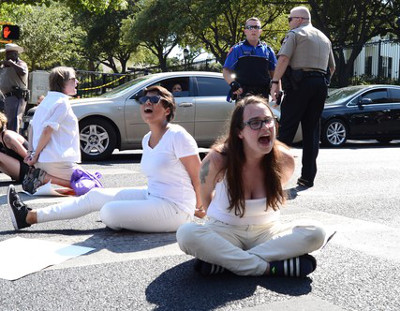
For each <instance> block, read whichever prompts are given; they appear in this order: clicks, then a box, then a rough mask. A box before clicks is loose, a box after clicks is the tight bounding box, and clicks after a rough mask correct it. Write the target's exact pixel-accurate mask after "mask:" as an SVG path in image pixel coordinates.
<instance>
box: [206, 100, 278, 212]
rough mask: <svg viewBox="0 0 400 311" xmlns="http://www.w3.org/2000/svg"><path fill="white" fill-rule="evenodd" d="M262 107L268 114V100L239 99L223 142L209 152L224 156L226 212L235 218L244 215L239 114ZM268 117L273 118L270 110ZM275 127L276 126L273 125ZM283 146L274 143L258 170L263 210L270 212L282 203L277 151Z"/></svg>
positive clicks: (240, 117)
mask: <svg viewBox="0 0 400 311" xmlns="http://www.w3.org/2000/svg"><path fill="white" fill-rule="evenodd" d="M259 103H261V104H264V105H265V106H266V107H267V108H268V109H269V110H270V111H271V108H270V107H269V105H268V101H267V100H266V99H265V98H263V97H261V96H248V97H245V98H243V99H242V100H240V101H239V102H238V103H237V104H236V106H235V109H234V110H233V112H232V116H231V121H230V126H229V130H228V133H227V135H226V136H225V138H223V140H221V141H220V142H219V143H217V144H215V145H214V146H213V149H214V150H216V151H217V152H219V153H221V154H222V155H224V156H225V157H226V162H225V163H226V167H225V168H224V169H226V172H225V173H226V181H227V185H228V193H229V207H228V210H229V211H230V210H232V209H235V215H236V216H240V217H243V215H244V214H245V210H246V207H245V198H244V185H243V178H242V175H243V174H242V171H243V164H244V163H245V161H246V159H245V154H244V149H243V141H242V139H241V138H240V137H239V132H240V131H241V130H242V129H243V111H244V109H245V107H246V106H247V105H251V104H259ZM271 114H272V115H273V113H272V111H271ZM276 128H277V125H276ZM279 145H283V144H282V143H281V142H279V141H276V142H275V144H274V146H273V148H272V150H271V152H270V153H268V154H266V155H265V156H264V157H263V159H262V160H261V169H262V170H263V171H264V172H265V175H264V181H263V183H264V186H265V193H266V197H267V204H266V210H267V209H268V207H271V208H273V209H274V210H277V209H279V205H281V204H283V203H284V202H285V194H284V191H283V189H282V184H281V177H282V168H281V165H280V161H279V158H280V156H281V152H280V150H279V148H278V146H279Z"/></svg>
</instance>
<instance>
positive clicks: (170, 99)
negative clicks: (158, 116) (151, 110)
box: [143, 85, 176, 122]
mask: <svg viewBox="0 0 400 311" xmlns="http://www.w3.org/2000/svg"><path fill="white" fill-rule="evenodd" d="M143 92H144V93H143V94H144V95H146V94H147V93H148V92H156V93H157V94H158V95H160V97H161V99H160V100H161V101H162V103H163V107H164V108H165V109H167V108H169V110H170V113H169V115H168V116H167V121H168V122H170V121H172V120H173V119H174V116H175V110H176V104H175V99H174V96H173V95H172V94H171V92H170V91H168V90H167V89H166V88H164V87H162V86H159V85H153V86H149V87H147V88H145V89H144V90H143Z"/></svg>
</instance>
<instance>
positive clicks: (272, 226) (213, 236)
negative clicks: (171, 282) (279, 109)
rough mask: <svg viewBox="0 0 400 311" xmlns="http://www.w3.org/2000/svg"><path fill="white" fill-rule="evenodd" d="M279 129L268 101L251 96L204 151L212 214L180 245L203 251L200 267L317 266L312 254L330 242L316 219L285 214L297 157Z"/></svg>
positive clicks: (306, 269)
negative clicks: (286, 220)
mask: <svg viewBox="0 0 400 311" xmlns="http://www.w3.org/2000/svg"><path fill="white" fill-rule="evenodd" d="M276 129H277V126H276V122H275V119H274V116H273V114H272V112H271V110H270V108H269V106H268V102H267V100H266V99H264V98H263V97H259V96H249V97H245V98H244V99H242V100H241V101H239V102H238V103H237V104H236V107H235V109H234V111H233V114H232V118H231V123H230V129H229V132H228V134H227V136H226V137H225V138H224V139H223V140H222V141H221V142H219V143H216V144H215V145H214V146H213V148H212V151H211V152H210V153H209V154H208V155H207V156H206V157H205V158H204V160H203V162H202V166H201V172H200V180H201V197H202V202H203V206H204V207H205V208H206V209H207V215H208V217H209V218H210V219H209V221H208V222H207V223H206V224H205V225H201V224H196V223H191V224H185V225H183V226H181V227H180V228H179V230H178V231H177V240H178V243H179V246H180V248H181V249H182V250H183V251H184V252H185V253H187V254H189V255H193V256H195V257H197V259H196V261H195V269H196V270H198V271H199V272H200V273H202V274H204V275H210V274H216V273H220V272H224V271H225V270H229V271H231V272H233V273H235V274H238V275H253V276H260V275H270V276H294V277H304V276H306V275H307V274H309V273H311V272H312V271H314V269H315V267H316V261H315V258H314V257H312V256H311V255H308V253H310V252H312V251H315V250H317V249H319V248H320V247H321V246H322V245H323V242H324V238H325V232H324V230H323V229H322V228H321V227H320V225H319V224H317V223H314V222H311V221H308V222H297V223H291V224H287V225H284V224H282V223H281V222H280V221H279V208H280V206H281V205H282V204H283V203H284V201H285V194H284V190H283V187H284V185H285V184H286V183H287V182H288V181H289V179H290V178H291V176H292V174H293V171H294V159H293V157H292V156H291V155H290V153H289V151H288V149H287V148H286V146H285V145H283V144H282V143H280V142H279V141H277V140H276V131H277V130H276Z"/></svg>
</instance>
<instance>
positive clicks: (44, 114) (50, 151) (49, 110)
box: [31, 91, 81, 162]
mask: <svg viewBox="0 0 400 311" xmlns="http://www.w3.org/2000/svg"><path fill="white" fill-rule="evenodd" d="M68 98H69V96H68V95H65V94H63V93H60V92H53V91H49V92H48V93H47V96H46V97H45V98H44V99H43V101H42V102H41V103H40V105H39V106H38V108H37V109H36V111H35V115H34V116H33V119H32V121H31V126H32V130H33V136H32V146H33V149H34V150H36V148H37V145H38V143H39V139H40V136H41V135H42V132H43V130H44V128H45V127H47V126H50V127H51V128H52V129H53V130H54V131H53V133H52V135H51V138H50V141H49V143H48V144H47V145H46V146H45V147H44V149H43V150H42V152H41V153H40V155H39V159H38V162H80V160H81V152H80V149H79V143H80V141H79V126H78V119H77V117H76V116H75V114H74V112H73V111H72V108H71V105H70V104H69V100H68Z"/></svg>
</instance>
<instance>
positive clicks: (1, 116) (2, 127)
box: [0, 112, 8, 132]
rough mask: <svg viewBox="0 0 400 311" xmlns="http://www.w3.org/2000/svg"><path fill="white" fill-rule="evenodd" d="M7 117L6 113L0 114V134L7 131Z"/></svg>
mask: <svg viewBox="0 0 400 311" xmlns="http://www.w3.org/2000/svg"><path fill="white" fill-rule="evenodd" d="M7 121H8V120H7V117H6V115H5V114H4V113H2V112H0V124H1V125H0V132H3V131H4V130H6V129H7Z"/></svg>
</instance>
